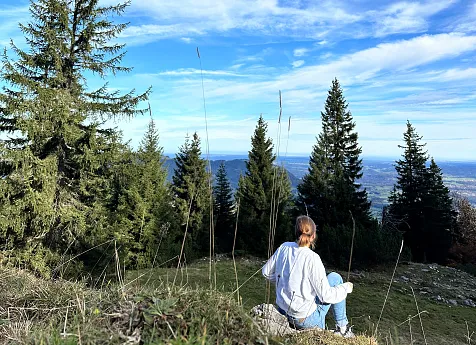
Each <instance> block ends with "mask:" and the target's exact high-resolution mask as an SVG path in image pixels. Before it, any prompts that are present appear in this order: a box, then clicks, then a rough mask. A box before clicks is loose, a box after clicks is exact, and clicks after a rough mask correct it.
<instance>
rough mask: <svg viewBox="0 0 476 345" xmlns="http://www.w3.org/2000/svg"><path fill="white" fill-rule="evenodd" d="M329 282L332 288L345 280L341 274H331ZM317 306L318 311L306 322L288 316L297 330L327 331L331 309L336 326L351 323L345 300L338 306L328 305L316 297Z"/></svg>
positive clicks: (280, 310) (328, 278) (281, 311)
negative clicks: (348, 318) (317, 328)
mask: <svg viewBox="0 0 476 345" xmlns="http://www.w3.org/2000/svg"><path fill="white" fill-rule="evenodd" d="M327 280H328V281H329V285H330V286H332V287H333V286H337V285H340V284H342V283H343V280H342V277H341V276H340V274H339V273H335V272H332V273H329V274H328V275H327ZM316 304H317V309H316V311H315V312H314V313H312V314H311V315H309V316H308V317H307V318H305V319H304V320H303V319H296V318H294V317H292V316H289V315H288V321H289V323H290V324H291V325H292V326H294V327H295V328H297V329H303V328H314V327H319V328H322V329H325V328H326V315H327V312H328V311H329V309H331V308H332V312H333V314H334V319H335V321H336V324H337V325H338V326H339V327H342V326H346V325H347V324H348V323H349V321H348V320H347V314H346V310H345V299H344V300H343V301H341V302H339V303H336V304H328V303H322V302H321V301H320V300H319V298H317V297H316ZM278 310H279V312H280V313H281V314H283V315H286V313H285V312H284V311H283V310H282V309H281V308H278Z"/></svg>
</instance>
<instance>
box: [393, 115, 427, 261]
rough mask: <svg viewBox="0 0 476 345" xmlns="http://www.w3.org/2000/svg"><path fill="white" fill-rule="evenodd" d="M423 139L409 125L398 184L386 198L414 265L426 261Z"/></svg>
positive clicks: (425, 190) (399, 166) (425, 159)
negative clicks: (415, 262) (416, 262)
mask: <svg viewBox="0 0 476 345" xmlns="http://www.w3.org/2000/svg"><path fill="white" fill-rule="evenodd" d="M421 139H422V137H421V136H419V135H418V134H417V132H416V131H415V128H414V127H413V126H412V124H411V123H410V121H407V130H406V132H405V133H404V135H403V140H404V142H405V144H404V145H399V146H398V147H400V148H402V149H403V150H404V153H403V155H402V159H399V160H398V161H397V162H396V165H395V169H396V171H397V174H398V176H397V183H396V184H395V186H394V190H393V192H392V193H391V195H390V197H389V202H390V206H389V209H388V213H389V216H390V217H391V218H392V219H393V220H394V222H395V224H397V225H396V226H397V229H398V230H400V231H401V232H402V233H404V239H405V243H406V244H407V245H408V246H409V247H410V249H411V252H412V258H413V260H415V261H419V262H421V261H424V260H425V252H426V250H425V248H426V245H425V241H426V240H427V239H426V238H425V233H424V228H425V216H424V213H423V208H424V200H425V199H426V196H427V187H426V186H425V177H426V176H427V168H426V161H427V159H428V156H427V151H425V150H424V147H425V146H426V144H421V143H420V141H421Z"/></svg>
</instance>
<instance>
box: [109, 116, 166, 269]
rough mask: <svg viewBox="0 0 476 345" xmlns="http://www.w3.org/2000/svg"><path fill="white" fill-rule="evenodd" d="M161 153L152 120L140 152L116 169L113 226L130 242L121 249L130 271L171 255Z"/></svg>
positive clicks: (129, 155)
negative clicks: (167, 242) (168, 243)
mask: <svg viewBox="0 0 476 345" xmlns="http://www.w3.org/2000/svg"><path fill="white" fill-rule="evenodd" d="M162 152H163V149H162V147H161V146H160V145H159V134H158V131H157V129H156V127H155V122H154V120H153V119H151V120H150V122H149V125H148V128H147V131H146V133H145V134H144V137H143V138H142V140H141V142H140V146H139V150H138V152H137V153H133V152H126V153H125V154H123V157H122V158H123V160H122V161H121V163H122V164H119V165H118V166H117V167H116V169H115V174H114V181H115V183H114V185H113V186H112V188H111V191H113V195H115V197H114V199H113V202H111V203H110V212H111V213H110V219H111V221H110V223H111V227H112V228H113V229H114V231H115V232H116V233H117V232H119V233H122V234H123V235H124V236H125V238H127V241H123V243H122V247H123V250H124V251H125V255H126V257H125V263H126V265H127V266H128V267H129V268H144V267H148V266H150V265H151V264H152V263H153V261H154V260H156V261H157V259H164V256H167V254H169V253H166V252H164V249H165V248H164V247H166V246H163V244H164V243H166V241H167V240H168V236H166V235H167V233H169V232H170V231H172V230H173V227H174V223H175V222H174V212H173V209H172V206H171V194H170V190H169V186H168V184H167V181H166V179H167V172H166V170H165V168H164V166H163V159H164V158H163V155H162ZM161 245H162V248H161ZM166 251H167V250H166Z"/></svg>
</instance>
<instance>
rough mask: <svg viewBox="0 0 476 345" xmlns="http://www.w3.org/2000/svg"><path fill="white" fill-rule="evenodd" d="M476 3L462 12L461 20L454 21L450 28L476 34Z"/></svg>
mask: <svg viewBox="0 0 476 345" xmlns="http://www.w3.org/2000/svg"><path fill="white" fill-rule="evenodd" d="M475 22H476V2H475V3H473V4H472V5H470V6H468V8H467V9H466V10H464V11H462V14H461V15H460V16H459V18H456V19H454V20H453V21H452V23H451V25H450V28H451V29H452V30H454V31H457V32H466V33H473V32H476V25H475V24H474V23H475Z"/></svg>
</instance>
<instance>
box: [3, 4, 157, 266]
mask: <svg viewBox="0 0 476 345" xmlns="http://www.w3.org/2000/svg"><path fill="white" fill-rule="evenodd" d="M125 8H126V5H125V4H122V5H117V6H100V5H98V0H77V1H75V2H73V3H71V2H69V1H64V0H39V1H36V2H32V3H31V5H30V13H31V17H32V20H31V22H30V23H28V24H20V28H21V30H22V32H23V33H24V35H25V37H26V39H27V44H28V46H29V49H28V50H22V49H20V48H19V47H17V46H15V45H14V44H13V43H12V45H11V51H12V52H13V54H16V56H17V60H15V61H13V60H11V59H10V58H9V55H8V53H7V52H5V53H4V55H3V61H2V62H3V63H2V65H3V66H2V69H1V70H2V72H1V78H2V79H3V80H4V81H5V83H6V85H7V86H5V87H4V89H3V92H1V93H0V131H1V132H2V134H4V137H7V139H4V140H2V142H1V145H0V149H1V152H0V155H1V157H2V163H1V174H2V179H1V180H0V193H1V197H0V198H1V200H0V204H1V207H0V213H1V216H0V219H1V220H0V228H1V230H0V231H1V232H0V237H2V238H3V239H6V241H2V243H4V249H6V250H11V251H12V254H13V255H12V257H13V258H14V259H15V260H17V262H18V263H19V264H21V265H24V266H26V267H30V268H33V269H35V270H36V271H37V272H39V273H42V274H45V275H48V274H49V271H50V269H49V268H50V267H52V266H54V265H56V264H57V263H58V260H60V253H61V254H62V255H63V256H65V255H71V256H73V254H74V252H75V250H79V248H78V246H79V247H81V246H82V245H83V244H86V243H90V244H94V242H95V241H96V239H95V238H94V236H93V237H90V238H86V237H88V236H90V234H91V233H92V232H95V231H96V230H94V229H91V228H89V227H94V226H97V224H99V223H100V221H101V219H102V216H101V215H100V214H98V212H97V211H98V207H99V206H98V205H99V204H101V203H102V202H103V200H104V199H105V198H107V191H106V190H104V189H102V188H103V187H105V186H106V185H107V181H106V180H105V176H104V175H103V172H104V171H105V170H107V169H108V167H110V166H111V165H112V163H111V162H106V161H105V160H106V159H107V157H110V156H109V155H107V154H104V153H107V152H108V151H109V150H110V145H112V144H113V142H114V140H115V134H114V130H112V129H103V128H101V127H100V124H101V122H102V121H103V120H107V119H109V118H111V117H119V116H133V115H135V114H137V113H141V111H140V110H136V108H137V105H138V104H139V102H140V101H142V100H145V99H146V98H147V95H148V92H145V93H143V94H140V95H138V96H136V95H134V92H133V91H131V92H130V93H127V94H125V95H120V94H118V93H117V92H110V91H108V89H107V87H106V85H105V86H103V87H101V88H99V89H97V90H93V91H88V90H87V88H86V78H85V76H86V73H90V72H93V73H96V74H98V75H100V76H102V77H105V76H106V75H107V74H109V73H112V74H115V73H117V72H121V71H128V70H129V69H128V68H125V67H122V66H121V65H120V62H121V59H122V57H123V56H124V53H123V52H121V50H122V48H123V46H122V45H119V44H115V43H112V44H111V43H109V42H111V41H112V40H114V38H115V37H117V36H118V35H119V34H120V33H121V32H122V31H123V30H124V29H125V27H126V25H125V24H113V23H112V21H111V20H110V19H109V18H110V16H111V15H114V14H117V15H120V14H121V13H122V12H123V11H124V10H125ZM99 209H100V207H99Z"/></svg>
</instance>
